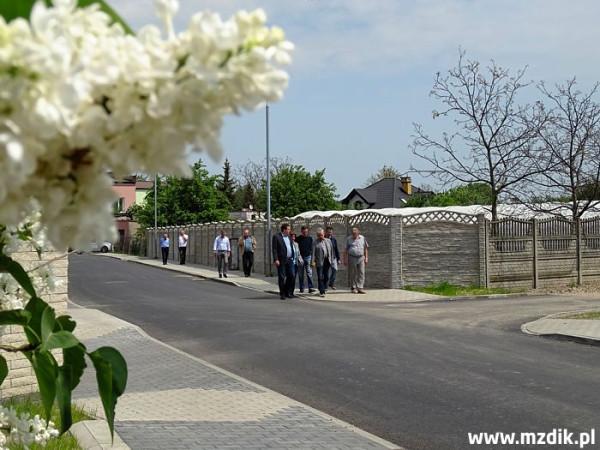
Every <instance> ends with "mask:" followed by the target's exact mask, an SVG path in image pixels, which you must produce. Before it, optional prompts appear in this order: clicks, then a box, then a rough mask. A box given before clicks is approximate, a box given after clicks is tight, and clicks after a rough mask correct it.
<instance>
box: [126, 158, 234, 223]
mask: <svg viewBox="0 0 600 450" xmlns="http://www.w3.org/2000/svg"><path fill="white" fill-rule="evenodd" d="M218 180H219V177H218V176H211V175H209V173H208V171H207V170H206V167H205V166H204V164H203V163H202V161H198V162H197V163H195V164H194V165H193V167H192V176H191V178H178V177H166V178H164V179H159V180H158V183H157V191H158V197H157V210H158V226H166V225H173V224H186V223H202V222H211V221H218V220H226V219H227V218H228V217H229V210H230V208H231V205H230V203H229V200H228V199H227V198H226V197H225V194H223V192H221V191H220V190H219V189H217V182H218ZM128 214H129V215H130V216H131V217H133V219H134V220H136V221H137V222H138V223H139V224H140V225H141V226H142V227H153V226H154V190H151V191H149V192H148V194H147V195H146V202H145V203H144V204H143V205H135V206H133V207H131V208H130V209H129V211H128Z"/></svg>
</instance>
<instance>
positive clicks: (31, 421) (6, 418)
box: [0, 406, 59, 450]
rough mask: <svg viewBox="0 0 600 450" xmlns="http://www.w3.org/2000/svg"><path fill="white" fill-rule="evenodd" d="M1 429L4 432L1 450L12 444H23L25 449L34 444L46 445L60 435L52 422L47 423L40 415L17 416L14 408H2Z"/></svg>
mask: <svg viewBox="0 0 600 450" xmlns="http://www.w3.org/2000/svg"><path fill="white" fill-rule="evenodd" d="M0 428H2V430H3V432H0V450H5V449H7V448H8V446H9V445H12V444H16V445H19V444H21V445H23V446H24V447H25V448H29V446H31V445H33V444H39V445H45V444H46V443H47V442H48V441H49V440H50V439H53V438H56V437H57V436H58V435H59V432H58V430H57V429H56V427H55V425H54V423H53V422H52V421H49V422H46V421H45V420H44V419H42V418H41V417H40V416H38V415H35V416H34V417H30V415H29V414H27V413H22V414H17V412H16V411H15V410H14V409H13V408H6V407H3V406H0Z"/></svg>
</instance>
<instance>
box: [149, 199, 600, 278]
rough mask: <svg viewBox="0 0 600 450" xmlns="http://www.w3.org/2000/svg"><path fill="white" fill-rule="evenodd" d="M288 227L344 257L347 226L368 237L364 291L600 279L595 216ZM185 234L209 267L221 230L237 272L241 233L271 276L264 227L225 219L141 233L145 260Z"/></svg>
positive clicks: (394, 219) (454, 217)
mask: <svg viewBox="0 0 600 450" xmlns="http://www.w3.org/2000/svg"><path fill="white" fill-rule="evenodd" d="M284 222H286V223H289V224H290V225H291V226H292V229H293V230H294V231H295V232H297V233H299V232H300V227H302V226H303V225H306V226H308V227H309V229H310V230H311V234H313V235H314V232H315V230H316V229H317V228H319V227H326V226H331V227H333V229H334V234H335V236H337V238H338V243H339V246H340V251H341V252H343V251H344V245H345V241H346V237H347V236H348V235H349V234H350V230H351V229H352V227H354V226H357V227H359V228H360V230H361V232H362V234H363V235H364V236H365V237H366V238H367V240H368V242H369V245H370V249H369V265H368V267H367V282H366V285H367V287H372V288H402V287H404V286H409V285H415V286H423V285H429V284H433V283H439V282H443V281H447V282H449V283H453V284H460V285H474V286H482V287H508V288H511V287H512V288H515V287H518V288H537V287H547V286H556V285H568V284H572V283H578V282H579V283H581V282H585V281H588V280H593V279H600V217H593V218H590V219H580V220H579V221H575V222H573V221H571V220H568V219H565V218H546V219H530V220H529V219H528V220H525V219H519V218H505V219H501V220H497V221H490V220H488V219H486V218H485V216H484V215H483V214H466V213H462V212H457V211H452V210H444V209H441V210H433V211H431V210H429V211H426V212H422V213H417V214H410V215H401V214H397V215H393V214H382V213H378V212H376V211H365V212H363V213H359V214H354V215H351V216H347V215H343V214H335V213H334V214H327V215H325V214H324V215H323V216H319V215H312V216H310V217H306V218H303V217H300V218H294V219H280V220H276V221H274V223H273V229H272V232H273V233H276V232H277V231H278V229H279V226H280V224H281V223H284ZM181 228H184V229H186V230H187V232H188V234H189V238H190V239H189V244H188V261H189V262H190V263H198V264H204V265H208V266H215V265H216V262H215V258H214V254H213V242H214V239H215V237H216V236H217V234H218V233H219V231H220V230H221V229H224V230H225V232H226V233H227V235H228V236H229V237H230V238H231V240H232V258H231V261H230V268H231V269H232V270H237V269H240V267H241V255H240V254H239V251H238V247H237V239H238V238H239V237H240V236H241V234H242V231H243V230H244V228H249V229H250V232H251V233H252V234H253V235H254V236H255V237H256V240H257V251H256V253H255V267H254V270H255V273H256V274H257V275H269V274H271V273H272V266H271V258H269V256H268V255H267V246H266V245H265V243H266V239H267V235H268V230H267V229H266V222H264V221H249V222H246V221H231V222H214V223H207V224H192V225H185V226H171V227H161V228H159V229H158V230H157V231H156V232H155V230H154V229H152V228H150V229H147V230H146V243H147V247H146V254H147V256H149V257H159V256H160V255H158V254H157V251H158V239H157V234H156V233H158V235H162V234H163V233H167V234H168V235H169V237H170V239H171V242H172V245H171V249H170V256H169V257H170V259H171V261H173V262H177V260H178V254H177V248H176V246H177V244H176V243H177V233H178V231H179V229H181ZM338 280H339V282H340V284H341V285H343V284H345V282H347V270H346V267H344V266H341V267H340V270H339V273H338Z"/></svg>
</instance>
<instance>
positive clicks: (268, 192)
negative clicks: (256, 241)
mask: <svg viewBox="0 0 600 450" xmlns="http://www.w3.org/2000/svg"><path fill="white" fill-rule="evenodd" d="M265 125H266V126H265V130H266V136H265V137H266V150H267V251H268V254H267V261H269V264H268V266H267V267H268V274H269V276H273V265H272V262H271V258H272V252H273V251H272V248H271V246H272V245H273V242H272V236H271V235H272V231H271V156H270V154H269V104H268V103H267V105H266V108H265Z"/></svg>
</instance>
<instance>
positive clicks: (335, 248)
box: [329, 236, 342, 261]
mask: <svg viewBox="0 0 600 450" xmlns="http://www.w3.org/2000/svg"><path fill="white" fill-rule="evenodd" d="M329 240H331V245H332V246H333V257H334V258H335V259H336V261H340V260H341V259H342V258H340V249H339V248H338V243H337V239H336V238H335V237H333V236H331V237H330V238H329Z"/></svg>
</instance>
